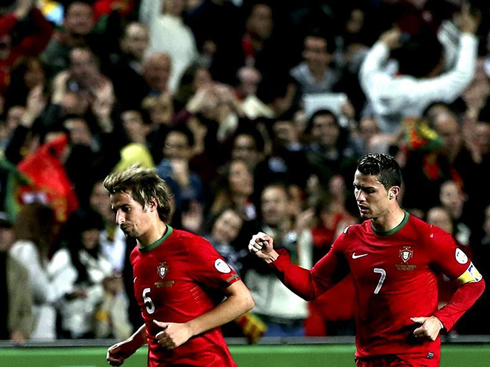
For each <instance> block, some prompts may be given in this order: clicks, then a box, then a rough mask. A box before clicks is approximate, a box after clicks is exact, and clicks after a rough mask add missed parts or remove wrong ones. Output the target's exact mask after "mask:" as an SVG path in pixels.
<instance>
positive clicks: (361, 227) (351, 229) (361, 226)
mask: <svg viewBox="0 0 490 367" xmlns="http://www.w3.org/2000/svg"><path fill="white" fill-rule="evenodd" d="M369 223H370V221H369V220H366V221H364V222H362V223H357V224H350V225H348V226H346V227H345V228H344V230H343V231H342V233H341V235H342V236H345V237H351V236H355V235H357V234H359V233H360V232H363V231H366V230H367V228H369Z"/></svg>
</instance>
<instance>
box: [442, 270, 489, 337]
mask: <svg viewBox="0 0 490 367" xmlns="http://www.w3.org/2000/svg"><path fill="white" fill-rule="evenodd" d="M458 282H459V284H460V286H459V288H458V290H457V291H456V292H455V293H454V294H453V296H452V297H451V298H450V300H449V302H448V303H447V304H446V305H445V306H444V307H442V308H441V309H440V310H438V311H437V312H436V313H435V315H434V316H436V317H437V318H438V319H439V320H441V322H442V324H443V325H444V327H445V328H446V330H450V329H451V328H452V327H453V325H454V324H455V323H456V322H457V321H458V320H459V318H460V317H461V316H463V314H464V313H465V312H466V311H468V309H469V308H470V307H471V306H473V304H474V303H475V302H476V301H477V300H478V298H480V296H481V295H482V293H483V291H484V290H485V280H484V279H483V277H482V276H481V274H480V273H479V272H478V270H477V269H476V267H475V265H474V264H473V263H472V262H470V263H469V266H468V268H467V269H466V270H465V271H464V272H463V274H461V275H460V276H459V277H458Z"/></svg>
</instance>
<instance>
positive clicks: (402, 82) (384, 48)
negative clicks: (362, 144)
mask: <svg viewBox="0 0 490 367" xmlns="http://www.w3.org/2000/svg"><path fill="white" fill-rule="evenodd" d="M461 11H462V13H461V20H462V21H461V25H460V27H461V32H462V34H461V38H460V45H459V51H458V58H457V62H456V64H455V66H454V67H453V68H452V69H451V70H448V71H446V72H444V73H442V71H443V67H444V62H443V51H442V45H441V44H440V43H439V41H438V39H437V37H436V35H435V34H430V33H427V34H423V35H420V36H411V39H410V40H409V41H407V44H405V45H403V44H402V43H403V42H402V40H401V35H402V32H401V31H400V29H395V28H394V29H391V30H389V31H386V32H385V33H383V34H382V35H381V37H380V38H379V40H378V42H376V44H375V45H374V46H373V47H372V49H371V50H370V51H369V53H368V54H367V56H366V58H365V59H364V62H363V64H362V67H361V70H360V74H359V77H360V81H361V86H362V89H363V90H364V92H365V94H366V96H367V99H368V101H369V103H370V104H371V107H372V109H373V111H374V113H375V118H376V122H377V123H378V124H379V126H380V128H381V130H382V131H383V132H386V133H391V134H393V133H395V132H396V131H397V130H398V129H399V128H400V126H401V122H402V120H403V119H404V118H405V117H416V118H417V117H420V116H421V115H422V113H423V111H424V110H425V108H426V107H427V106H428V105H429V104H431V103H432V102H434V101H444V102H447V103H451V102H453V101H454V100H456V98H457V97H459V96H460V95H461V94H462V93H463V91H464V90H465V88H466V87H468V85H469V84H470V83H471V81H472V80H473V77H474V74H475V62H476V52H477V40H476V38H475V32H476V31H477V28H478V25H479V20H478V18H477V17H476V16H474V15H472V13H471V12H470V9H469V5H468V6H463V8H462V10H461ZM400 47H401V48H400ZM397 48H399V50H398V52H399V53H400V54H401V55H399V56H398V59H397V60H398V63H399V68H398V70H396V71H397V73H399V74H401V75H393V73H394V72H393V71H389V70H387V68H386V67H385V62H386V61H387V60H388V57H389V56H390V52H391V51H393V50H395V49H397Z"/></svg>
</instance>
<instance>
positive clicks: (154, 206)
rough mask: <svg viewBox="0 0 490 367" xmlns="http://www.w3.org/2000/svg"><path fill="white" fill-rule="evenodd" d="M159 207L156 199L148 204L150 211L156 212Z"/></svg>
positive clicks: (152, 199)
mask: <svg viewBox="0 0 490 367" xmlns="http://www.w3.org/2000/svg"><path fill="white" fill-rule="evenodd" d="M157 207H158V205H157V200H156V199H155V198H151V199H150V201H149V202H148V208H149V209H150V211H154V210H156V209H157Z"/></svg>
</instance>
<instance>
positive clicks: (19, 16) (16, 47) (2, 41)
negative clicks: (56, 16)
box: [0, 0, 53, 99]
mask: <svg viewBox="0 0 490 367" xmlns="http://www.w3.org/2000/svg"><path fill="white" fill-rule="evenodd" d="M9 3H10V4H9ZM6 5H11V6H10V7H9V6H7V7H5V5H4V4H2V5H1V6H0V98H2V99H3V98H5V97H6V95H5V93H6V91H7V87H8V86H9V80H10V72H11V68H12V66H13V65H14V64H15V62H16V61H18V60H19V58H21V57H26V56H30V57H35V56H38V55H39V54H40V53H41V52H42V51H43V50H44V48H45V47H46V45H47V44H48V42H49V39H50V37H51V35H52V33H53V28H52V26H51V24H50V23H49V22H48V21H47V20H46V18H44V16H43V15H42V13H41V12H40V11H39V10H38V9H37V8H36V7H35V6H34V1H33V0H18V1H15V2H12V1H7V4H6Z"/></svg>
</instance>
